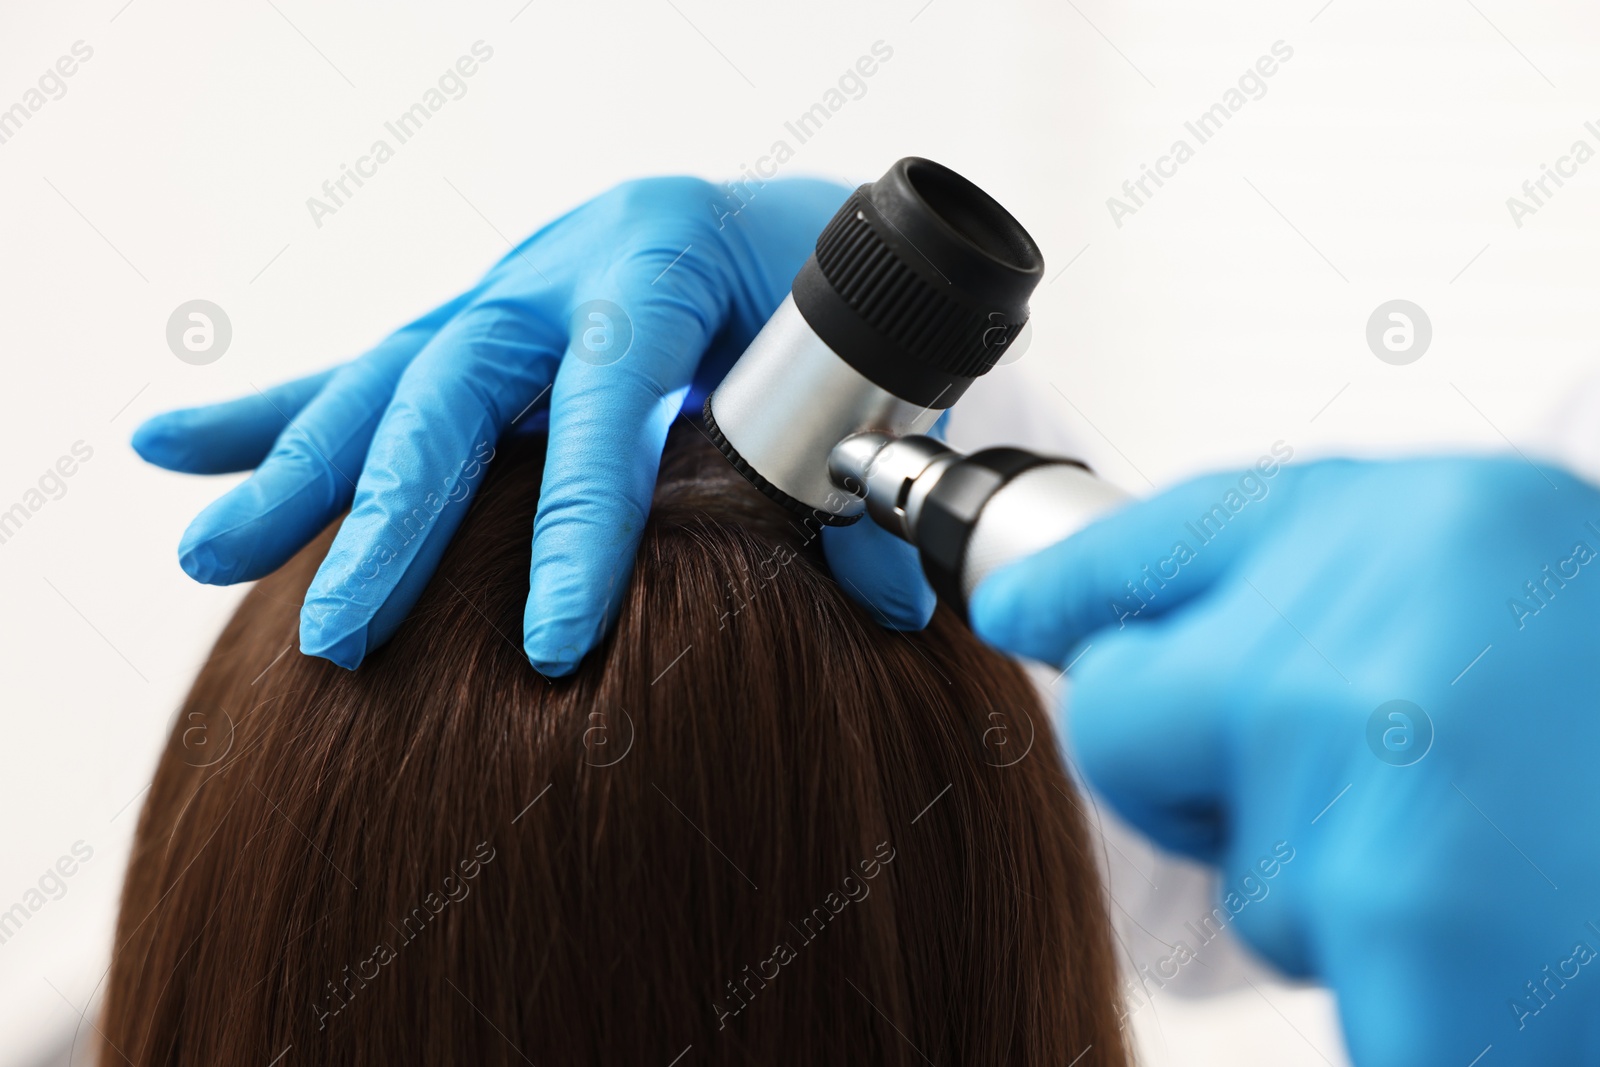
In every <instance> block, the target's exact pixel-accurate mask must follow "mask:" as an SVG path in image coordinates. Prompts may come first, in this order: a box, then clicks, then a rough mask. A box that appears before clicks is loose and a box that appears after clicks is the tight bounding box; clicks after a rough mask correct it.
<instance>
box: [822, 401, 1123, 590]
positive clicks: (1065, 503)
mask: <svg viewBox="0 0 1600 1067" xmlns="http://www.w3.org/2000/svg"><path fill="white" fill-rule="evenodd" d="M829 468H830V471H831V473H832V474H833V477H834V479H835V481H836V482H837V483H838V484H839V485H840V486H842V487H845V488H847V489H849V490H850V491H852V492H855V493H857V494H858V495H862V494H863V493H864V495H865V498H866V504H867V514H868V515H870V516H871V517H872V518H873V520H874V521H875V522H877V523H878V525H880V526H882V527H883V528H884V529H886V530H888V531H889V532H891V533H893V534H895V535H896V536H898V537H901V538H903V539H904V540H906V541H909V542H911V543H912V544H914V545H916V546H917V550H918V552H919V554H920V555H921V557H922V567H923V570H924V571H925V572H926V573H927V575H928V581H929V582H930V583H931V584H932V585H933V588H934V591H935V592H937V593H938V594H939V595H940V596H941V597H943V598H944V599H945V600H946V601H947V602H949V603H950V604H951V605H952V606H955V607H957V608H958V609H959V610H961V611H962V612H963V613H964V612H965V610H966V604H967V599H968V598H969V597H970V596H971V595H972V591H973V590H974V589H976V588H977V587H978V584H979V583H980V582H982V581H983V579H985V578H987V577H988V576H989V575H991V574H993V573H994V572H995V571H997V570H999V569H1000V568H1002V567H1004V566H1005V565H1006V564H1008V563H1014V562H1016V561H1017V560H1020V559H1022V558H1024V557H1026V556H1031V555H1032V554H1033V553H1035V552H1038V551H1039V550H1040V549H1043V548H1046V547H1048V546H1050V545H1053V544H1055V543H1056V542H1057V541H1062V540H1065V539H1066V538H1067V537H1070V536H1071V535H1072V534H1074V533H1076V532H1077V531H1079V530H1081V529H1082V528H1083V527H1085V526H1087V525H1088V524H1089V523H1091V522H1093V521H1094V520H1095V519H1097V518H1098V517H1100V516H1101V515H1103V514H1106V513H1107V512H1109V511H1112V510H1114V509H1115V508H1117V507H1120V506H1121V505H1123V504H1125V503H1127V502H1128V501H1129V500H1130V499H1131V498H1130V497H1129V496H1128V494H1126V493H1124V492H1123V491H1122V490H1120V489H1118V488H1116V487H1115V486H1112V485H1110V484H1108V483H1106V482H1104V481H1102V480H1100V479H1099V478H1097V477H1095V475H1094V474H1093V473H1092V472H1091V471H1090V470H1089V469H1088V468H1087V467H1085V466H1084V465H1083V464H1081V463H1078V462H1076V461H1074V460H1067V459H1059V458H1056V457H1052V456H1044V455H1040V454H1038V453H1034V452H1029V451H1026V450H1025V449H1020V448H990V449H985V450H983V451H981V452H975V453H973V454H972V455H964V454H963V453H961V452H957V451H955V450H954V449H952V448H950V447H949V446H948V445H946V444H944V442H942V441H939V440H936V439H935V438H931V437H922V436H908V437H898V438H895V437H889V436H888V435H886V434H881V433H865V434H857V435H855V436H853V437H850V438H847V439H846V440H845V441H843V442H841V443H840V444H839V446H838V447H837V448H835V449H834V452H833V454H832V456H831V457H830V462H829Z"/></svg>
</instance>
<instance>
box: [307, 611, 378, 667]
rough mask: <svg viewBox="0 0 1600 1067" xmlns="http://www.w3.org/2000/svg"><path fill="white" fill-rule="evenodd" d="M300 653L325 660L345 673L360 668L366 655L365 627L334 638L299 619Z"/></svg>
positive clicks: (311, 623)
mask: <svg viewBox="0 0 1600 1067" xmlns="http://www.w3.org/2000/svg"><path fill="white" fill-rule="evenodd" d="M300 651H301V652H302V653H304V654H305V655H307V656H316V657H317V658H319V659H325V660H327V661H328V662H330V663H333V664H335V665H336V666H339V667H343V668H344V669H345V670H347V671H353V670H355V669H356V668H357V667H359V666H361V661H362V660H363V659H365V658H366V655H367V631H366V627H364V626H363V627H357V628H356V629H355V630H352V631H350V632H348V633H345V634H342V635H338V636H334V635H333V634H330V632H329V631H328V630H327V629H326V628H325V627H323V626H321V625H319V624H317V623H315V622H311V621H309V620H307V619H306V617H305V616H304V615H302V616H301V618H300Z"/></svg>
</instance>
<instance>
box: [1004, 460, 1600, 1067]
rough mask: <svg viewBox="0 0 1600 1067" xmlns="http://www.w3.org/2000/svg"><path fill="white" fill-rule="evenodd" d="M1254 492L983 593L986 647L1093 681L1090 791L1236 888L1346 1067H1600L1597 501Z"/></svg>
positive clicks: (1154, 515)
mask: <svg viewBox="0 0 1600 1067" xmlns="http://www.w3.org/2000/svg"><path fill="white" fill-rule="evenodd" d="M1262 466H1263V468H1270V469H1271V470H1272V472H1273V473H1272V475H1271V476H1270V477H1268V476H1264V475H1263V474H1262V473H1260V472H1259V471H1252V472H1246V473H1245V474H1242V475H1241V474H1231V475H1218V476H1214V477H1208V478H1202V479H1200V480H1198V481H1194V482H1190V483H1188V484H1186V485H1183V486H1181V487H1180V488H1177V489H1174V490H1172V491H1170V492H1167V493H1165V494H1163V495H1161V496H1158V497H1156V498H1154V499H1152V500H1148V501H1145V502H1142V503H1138V504H1134V505H1132V506H1130V507H1128V508H1127V509H1125V510H1123V511H1121V512H1119V513H1116V514H1113V515H1111V516H1110V517H1108V518H1106V519H1104V520H1102V521H1101V522H1099V523H1097V524H1095V525H1093V526H1091V527H1089V528H1087V529H1085V530H1083V531H1081V532H1080V533H1079V534H1077V535H1076V536H1074V537H1072V538H1070V539H1068V540H1066V541H1064V542H1062V543H1060V544H1058V545H1055V546H1053V547H1052V548H1049V549H1047V550H1045V551H1043V552H1041V553H1039V554H1038V555H1036V556H1034V557H1032V558H1030V559H1027V560H1024V561H1022V562H1020V563H1018V564H1015V565H1013V566H1012V567H1010V568H1007V569H1006V570H1003V571H1001V572H999V573H997V574H995V575H994V576H992V577H991V578H990V579H989V580H988V581H986V582H985V583H984V584H983V585H982V586H981V587H980V588H979V589H978V590H977V592H976V594H975V596H974V598H973V601H972V616H973V621H974V625H975V627H976V628H977V630H978V631H979V632H980V633H981V634H983V635H984V636H985V637H986V638H988V639H989V640H990V641H993V642H994V643H996V644H998V645H1000V646H1002V647H1004V648H1007V649H1010V650H1013V651H1016V652H1019V653H1023V654H1026V655H1028V656H1031V657H1035V658H1038V659H1041V660H1046V661H1051V662H1056V663H1069V662H1071V660H1072V659H1073V658H1074V657H1076V656H1079V655H1081V657H1082V658H1081V659H1079V660H1078V662H1077V664H1076V665H1075V666H1073V667H1072V668H1071V676H1072V679H1073V684H1072V703H1071V712H1070V722H1069V732H1070V736H1071V739H1072V743H1073V746H1074V747H1075V750H1076V756H1077V758H1078V760H1079V761H1080V767H1081V769H1082V771H1083V773H1084V774H1085V776H1086V777H1087V778H1088V779H1089V780H1090V781H1091V782H1092V783H1093V784H1094V785H1095V786H1096V787H1097V789H1098V790H1099V791H1100V792H1101V793H1102V794H1103V795H1104V796H1105V797H1106V798H1108V799H1109V800H1110V802H1111V803H1112V804H1113V805H1114V806H1115V807H1116V809H1117V810H1118V811H1120V812H1121V813H1122V814H1123V815H1125V816H1126V817H1128V818H1129V819H1130V820H1131V821H1132V822H1133V823H1134V824H1136V825H1137V826H1139V827H1140V828H1142V829H1143V830H1144V831H1145V832H1146V833H1148V834H1149V835H1150V836H1151V837H1153V838H1154V839H1155V840H1156V841H1157V842H1158V843H1160V844H1162V845H1165V846H1167V847H1168V848H1171V849H1174V850H1177V851H1179V852H1183V853H1186V854H1188V855H1190V856H1194V857H1198V858H1199V859H1201V860H1204V861H1206V862H1209V863H1212V864H1215V865H1217V866H1218V867H1219V868H1220V874H1221V878H1222V885H1223V888H1224V890H1225V891H1226V892H1228V893H1230V894H1232V899H1231V900H1230V899H1229V898H1228V897H1227V896H1225V897H1224V898H1223V902H1222V913H1223V914H1224V917H1225V921H1231V924H1232V925H1233V926H1234V928H1235V929H1237V931H1238V932H1239V933H1240V934H1242V935H1243V936H1244V938H1245V939H1246V941H1247V942H1248V943H1250V944H1251V945H1253V946H1254V947H1255V948H1256V949H1257V950H1259V951H1260V952H1261V954H1262V955H1264V956H1265V957H1266V958H1267V959H1268V960H1270V961H1272V962H1273V963H1274V964H1276V965H1277V966H1278V967H1280V968H1281V969H1283V970H1284V971H1286V972H1287V973H1289V974H1291V975H1296V976H1303V977H1312V978H1316V979H1319V980H1321V981H1323V982H1324V983H1326V984H1327V985H1328V986H1330V987H1331V988H1332V989H1333V991H1334V992H1335V994H1336V995H1337V997H1338V1002H1339V1010H1340V1015H1341V1018H1342V1021H1343V1025H1344V1031H1345V1035H1346V1040H1347V1042H1348V1045H1349V1048H1350V1051H1351V1054H1352V1057H1353V1059H1354V1061H1355V1062H1356V1063H1357V1064H1359V1065H1362V1067H1388V1065H1395V1067H1399V1065H1405V1067H1428V1065H1434V1064H1437V1065H1440V1067H1446V1065H1448V1067H1467V1065H1468V1064H1469V1063H1474V1062H1476V1063H1477V1064H1478V1067H1497V1065H1505V1064H1541V1065H1544V1064H1550V1065H1555V1064H1576V1063H1597V1062H1600V789H1597V788H1596V786H1595V776H1596V770H1595V768H1596V764H1597V763H1600V562H1597V560H1600V493H1597V492H1596V490H1595V489H1594V488H1592V487H1590V486H1588V485H1586V484H1583V483H1581V482H1579V481H1577V480H1575V479H1574V478H1572V477H1571V476H1569V475H1567V474H1565V473H1563V472H1561V471H1558V470H1552V469H1542V470H1536V469H1534V468H1533V467H1532V466H1530V465H1528V464H1526V463H1521V462H1516V461H1510V460H1507V461H1500V460H1468V459H1439V460H1426V461H1413V462H1393V463H1355V462H1324V463H1316V464H1311V465H1307V466H1304V467H1282V468H1280V467H1278V466H1277V465H1276V463H1275V462H1268V463H1264V464H1263V465H1262ZM1203 523H1209V525H1207V526H1205V528H1204V529H1202V525H1203ZM1202 535H1204V536H1202ZM1207 538H1209V539H1207ZM1179 545H1183V546H1185V548H1184V549H1183V550H1179V548H1178V546H1179ZM1146 568H1148V570H1147V569H1146ZM1151 576H1154V577H1151ZM1128 583H1132V584H1131V586H1130V585H1129V584H1128ZM1163 583H1164V584H1163ZM1528 583H1532V585H1531V586H1530V585H1529V584H1528ZM1133 593H1137V594H1138V595H1137V596H1134V595H1132V594H1133ZM1485 649H1487V651H1485ZM1395 700H1400V701H1408V702H1410V703H1411V704H1413V705H1415V706H1416V707H1417V708H1420V709H1421V713H1420V714H1419V713H1418V712H1416V711H1415V710H1414V709H1411V708H1408V707H1406V706H1404V705H1391V706H1389V707H1387V708H1385V707H1384V705H1386V704H1387V703H1388V702H1389V701H1395ZM1413 761H1414V762H1413ZM1407 764H1409V765H1407ZM1280 843H1282V844H1281V845H1280ZM1285 855H1287V856H1288V857H1289V860H1288V862H1282V860H1283V857H1284V856H1285ZM1558 887H1559V888H1558ZM1235 906H1237V908H1238V910H1237V912H1235ZM1201 918H1202V917H1201V916H1198V915H1197V916H1196V917H1195V920H1196V926H1197V927H1198V926H1199V925H1200V920H1201ZM1196 942H1197V943H1196V944H1191V945H1188V946H1187V947H1188V948H1190V949H1198V948H1199V945H1198V939H1196ZM1179 965H1180V966H1181V963H1180V964H1179ZM1169 977H1170V975H1169ZM1529 983H1531V985H1530V984H1529ZM1291 1040H1292V1038H1291ZM1491 1045H1492V1046H1493V1048H1492V1050H1490V1051H1488V1052H1487V1053H1486V1054H1485V1053H1484V1050H1485V1049H1486V1048H1488V1047H1489V1046H1491ZM1480 1054H1482V1055H1483V1058H1482V1059H1481V1060H1475V1057H1478V1056H1479V1055H1480Z"/></svg>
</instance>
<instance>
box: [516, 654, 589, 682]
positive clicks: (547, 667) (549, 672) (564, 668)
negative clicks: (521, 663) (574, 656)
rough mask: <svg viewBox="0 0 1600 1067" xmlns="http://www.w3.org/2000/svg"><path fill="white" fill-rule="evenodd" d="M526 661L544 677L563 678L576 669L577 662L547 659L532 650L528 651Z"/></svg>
mask: <svg viewBox="0 0 1600 1067" xmlns="http://www.w3.org/2000/svg"><path fill="white" fill-rule="evenodd" d="M528 662H529V663H530V664H532V666H533V669H534V670H536V671H538V672H539V673H540V674H542V675H544V676H545V677H546V678H565V677H567V676H568V675H570V674H571V673H572V672H574V671H576V670H577V669H578V664H577V663H575V662H573V661H571V660H562V659H548V658H546V657H544V656H541V655H539V654H537V653H534V652H529V653H528Z"/></svg>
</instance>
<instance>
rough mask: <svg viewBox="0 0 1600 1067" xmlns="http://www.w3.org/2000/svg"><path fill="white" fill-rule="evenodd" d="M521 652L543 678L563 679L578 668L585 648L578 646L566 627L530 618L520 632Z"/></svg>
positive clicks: (586, 648)
mask: <svg viewBox="0 0 1600 1067" xmlns="http://www.w3.org/2000/svg"><path fill="white" fill-rule="evenodd" d="M522 651H523V652H524V653H525V654H526V655H527V657H528V662H529V663H531V664H533V669H534V670H536V671H538V672H539V673H540V674H542V675H544V676H545V677H546V678H565V677H567V676H568V675H569V674H571V673H572V672H573V671H576V670H577V669H578V664H580V663H582V662H583V657H584V655H585V654H586V653H587V652H588V651H589V647H588V646H583V647H580V645H579V642H578V641H577V640H576V638H575V637H574V635H573V633H572V632H571V631H570V630H568V629H567V628H566V627H562V626H557V625H553V624H551V623H550V622H547V621H543V620H537V619H530V620H528V625H527V626H526V628H525V629H524V630H523V633H522Z"/></svg>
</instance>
